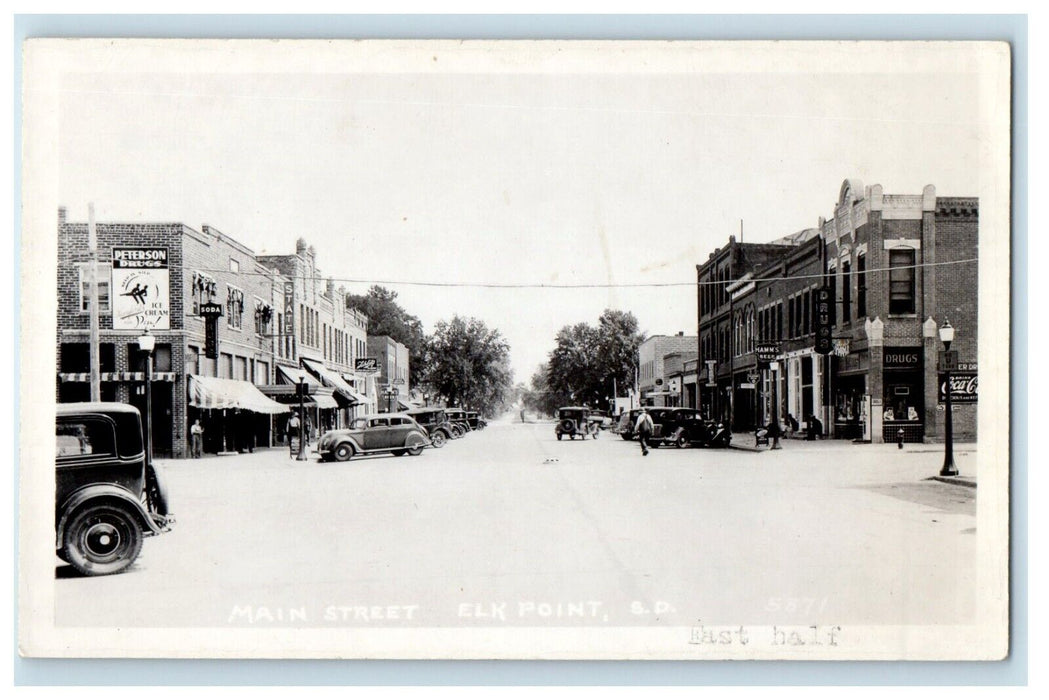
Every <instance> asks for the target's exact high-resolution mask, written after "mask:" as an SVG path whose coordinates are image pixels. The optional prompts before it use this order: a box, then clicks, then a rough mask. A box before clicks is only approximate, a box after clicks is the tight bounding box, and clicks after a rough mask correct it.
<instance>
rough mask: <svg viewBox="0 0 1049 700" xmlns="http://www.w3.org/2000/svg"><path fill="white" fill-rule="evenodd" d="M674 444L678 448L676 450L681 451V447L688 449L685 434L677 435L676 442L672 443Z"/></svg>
mask: <svg viewBox="0 0 1049 700" xmlns="http://www.w3.org/2000/svg"><path fill="white" fill-rule="evenodd" d="M674 444H675V445H677V446H678V449H681V448H682V447H688V440H686V439H685V434H684V433H681V434H680V435H678V436H677V440H675V441H674Z"/></svg>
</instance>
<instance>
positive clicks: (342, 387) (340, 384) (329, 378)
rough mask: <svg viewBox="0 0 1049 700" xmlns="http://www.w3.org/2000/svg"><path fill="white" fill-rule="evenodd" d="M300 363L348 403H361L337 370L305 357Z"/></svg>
mask: <svg viewBox="0 0 1049 700" xmlns="http://www.w3.org/2000/svg"><path fill="white" fill-rule="evenodd" d="M302 364H303V365H305V367H306V369H308V370H309V371H310V372H312V373H313V375H314V376H315V377H317V378H318V379H320V380H321V383H322V384H324V385H325V386H330V387H331V388H332V389H334V390H335V391H336V392H337V393H339V394H341V395H342V397H343V398H344V399H346V400H347V401H348V402H349V404H350V405H354V404H358V403H363V402H362V401H360V400H359V399H358V398H357V396H356V392H355V391H354V390H353V388H352V387H351V386H350V385H349V384H347V383H346V382H344V381H343V379H342V377H340V376H339V375H338V373H337V372H333V371H331V370H330V369H328V368H327V367H325V366H324V365H322V364H321V363H320V362H314V361H313V360H307V359H306V358H302Z"/></svg>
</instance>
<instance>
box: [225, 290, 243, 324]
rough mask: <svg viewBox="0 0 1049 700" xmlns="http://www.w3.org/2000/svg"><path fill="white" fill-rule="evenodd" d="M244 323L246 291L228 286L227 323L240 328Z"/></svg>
mask: <svg viewBox="0 0 1049 700" xmlns="http://www.w3.org/2000/svg"><path fill="white" fill-rule="evenodd" d="M243 323H244V292H242V291H240V290H239V289H237V288H236V287H227V288H226V324H227V325H228V326H229V327H230V328H235V329H238V330H239V329H240V328H242V327H243Z"/></svg>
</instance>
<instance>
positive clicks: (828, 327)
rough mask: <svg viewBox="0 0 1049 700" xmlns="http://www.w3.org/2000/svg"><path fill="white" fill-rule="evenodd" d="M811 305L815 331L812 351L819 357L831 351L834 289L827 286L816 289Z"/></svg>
mask: <svg viewBox="0 0 1049 700" xmlns="http://www.w3.org/2000/svg"><path fill="white" fill-rule="evenodd" d="M812 304H813V309H812V317H813V319H814V320H815V324H814V325H815V330H816V342H815V348H814V349H815V351H816V352H817V353H819V354H820V355H827V354H830V352H831V350H833V344H832V343H831V332H832V331H833V329H834V288H833V287H829V286H827V287H820V288H819V289H817V290H816V294H815V295H814V296H813V301H812Z"/></svg>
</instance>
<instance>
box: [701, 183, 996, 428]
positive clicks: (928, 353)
mask: <svg viewBox="0 0 1049 700" xmlns="http://www.w3.org/2000/svg"><path fill="white" fill-rule="evenodd" d="M978 229H979V216H978V202H977V200H976V199H975V198H972V197H937V196H936V190H935V188H934V187H933V186H931V185H930V186H927V187H926V188H925V189H924V191H923V192H922V194H920V195H885V194H883V192H882V188H881V186H880V185H874V186H872V187H868V188H864V187H863V185H862V184H861V183H859V182H856V181H854V180H846V181H845V182H844V183H843V184H842V187H841V189H840V191H839V196H838V200H837V202H836V203H835V206H834V215H833V217H832V218H830V219H823V218H821V219H820V220H819V226H818V228H817V229H814V230H813V229H807V230H805V231H801V232H799V233H797V234H794V235H792V236H788V237H785V238H782V239H779V240H778V241H773V244H772V245H773V246H774V247H769V248H761V249H758V248H755V249H752V248H751V244H747V245H746V246H743V245H741V244H737V243H736V242H735V239H734V238H730V239H729V245H728V246H726V248H725V249H719V250H718V251H716V252H715V253H713V254H711V256H710V259H709V260H708V262H707V263H705V264H704V265H701V266H697V273H698V277H699V285H698V286H699V296H700V319H699V336H700V362H701V364H700V367H701V372H700V384H701V385H703V384H707V385H709V384H715V386H709V387H707V391H706V392H704V391H702V390H701V394H700V397H701V398H700V404H701V407H702V408H704V410H707V411H708V413H710V414H711V415H718V416H720V417H721V418H723V419H726V420H727V419H730V418H731V419H732V422H733V426H734V427H735V428H736V429H750V428H752V427H753V426H754V425H755V424H756V423H758V422H760V423H761V424H767V423H768V422H769V421H771V420H772V417H773V416H774V415H778V416H779V418H780V420H781V422H785V421H786V419H787V416H788V415H789V416H792V417H793V418H794V419H795V420H796V421H797V422H798V424H799V426H800V427H803V428H804V427H805V426H806V422H807V419H808V418H809V416H810V415H811V416H815V417H816V418H817V419H818V420H819V421H820V423H821V424H822V427H823V430H824V432H825V433H828V434H830V435H832V436H835V437H841V438H859V439H867V440H872V441H875V442H881V441H883V440H884V441H894V440H896V439H897V436H898V435H902V436H903V438H904V439H905V440H906V441H911V442H921V441H924V440H940V439H943V427H942V424H943V413H942V406H940V405H939V394H938V390H939V385H940V380H939V376H938V371H937V359H938V352H939V351H940V350H942V345H941V343H940V340H939V337H938V332H937V331H938V328H939V326H941V325H942V324H943V323H944V321H945V320H949V321H950V323H951V325H953V326H954V327H955V328H956V333H955V341H954V344H953V345H952V350H957V351H958V354H959V360H960V363H961V364H960V370H961V372H960V373H959V374H960V375H961V376H963V377H964V378H965V379H966V380H970V379H971V381H967V382H966V384H967V385H971V386H975V380H976V336H977V317H976V308H977V288H976V285H975V284H974V283H973V280H974V279H975V272H976V267H975V262H974V261H975V260H976V258H977V254H978ZM751 250H754V251H755V254H749V253H750V251H751ZM758 250H760V251H761V260H760V262H759V261H757V260H756V258H757V257H758V255H757V254H756V253H757V251H758ZM737 251H738V252H737ZM741 258H742V259H744V260H746V259H747V258H749V263H750V264H745V263H741V262H740V259H741ZM965 261H973V262H965ZM822 285H828V286H831V287H832V288H833V290H834V299H835V309H836V313H835V326H834V331H833V352H832V353H831V354H830V355H829V356H824V355H819V354H817V353H816V352H815V349H814V345H815V336H814V326H815V319H814V316H813V313H812V309H813V301H812V299H813V295H814V293H815V291H816V289H817V288H818V287H820V286H822ZM764 341H771V342H773V343H776V344H778V350H779V353H778V356H777V357H776V358H775V362H774V363H773V366H772V367H770V368H763V367H759V366H758V363H757V360H756V357H755V356H754V354H753V351H754V344H755V343H756V342H764ZM708 363H714V364H713V365H710V364H708ZM726 364H727V365H728V366H727V367H726ZM704 365H707V367H706V368H705V369H706V370H707V371H708V374H707V376H704V372H703V366H704ZM711 367H712V368H713V370H714V372H713V376H710V375H709V370H710V369H711ZM755 376H758V377H760V384H761V386H760V387H756V388H755V389H754V390H751V389H750V388H749V387H746V389H744V386H742V385H744V384H750V383H751V382H749V381H747V382H743V381H742V380H743V379H744V378H746V379H747V380H749V379H751V378H754V377H755ZM773 383H774V384H775V386H773ZM956 396H957V394H956ZM748 397H753V398H752V401H754V400H756V401H757V402H758V407H757V409H756V410H755V407H754V406H753V404H752V403H748V402H747V399H748ZM772 397H776V400H777V404H778V410H774V407H773V406H772V403H771V400H772ZM962 398H964V399H967V400H974V399H975V396H974V395H972V394H969V395H965V396H964V397H962ZM751 416H753V418H752V419H751V418H750V417H751ZM954 425H955V434H956V435H957V436H958V438H959V439H961V440H965V439H975V437H976V406H975V403H966V402H962V403H956V405H955V407H954Z"/></svg>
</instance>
